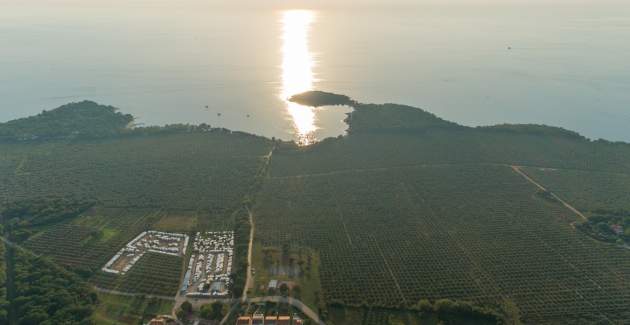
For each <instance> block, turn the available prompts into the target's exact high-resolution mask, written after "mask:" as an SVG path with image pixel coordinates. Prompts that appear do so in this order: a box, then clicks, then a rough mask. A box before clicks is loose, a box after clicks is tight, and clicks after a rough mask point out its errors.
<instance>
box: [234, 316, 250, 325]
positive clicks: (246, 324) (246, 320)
mask: <svg viewBox="0 0 630 325" xmlns="http://www.w3.org/2000/svg"><path fill="white" fill-rule="evenodd" d="M236 325H252V318H251V317H249V316H241V317H239V318H238V319H237V320H236Z"/></svg>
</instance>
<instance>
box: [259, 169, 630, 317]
mask: <svg viewBox="0 0 630 325" xmlns="http://www.w3.org/2000/svg"><path fill="white" fill-rule="evenodd" d="M370 184H378V186H377V187H375V186H371V185H370ZM535 194H536V188H535V187H533V185H531V184H530V183H529V182H527V181H526V180H525V179H523V178H522V177H521V176H520V175H518V174H516V173H514V172H513V171H512V170H511V169H510V168H509V167H507V166H488V165H479V166H474V165H462V166H435V167H429V166H427V167H410V168H393V169H384V170H378V171H357V172H353V171H348V172H345V173H339V174H334V175H322V176H312V177H284V178H275V179H274V178H271V179H269V180H268V181H267V183H266V184H265V188H264V191H263V193H262V194H261V196H260V197H259V200H258V201H257V202H258V206H257V208H256V215H257V216H258V217H257V218H256V229H257V235H256V238H257V240H260V241H261V242H262V244H263V245H265V246H276V247H281V246H282V245H283V244H288V245H291V246H308V247H311V248H313V249H316V250H319V252H320V256H321V270H320V272H321V279H322V286H323V289H324V294H325V297H326V301H327V302H328V303H342V304H346V305H354V306H361V305H364V306H374V307H390V308H391V307H411V306H412V305H414V304H416V303H417V302H418V301H419V300H420V299H423V298H427V299H432V300H434V299H440V298H450V299H456V300H467V301H472V302H475V303H478V304H489V305H501V304H503V303H506V302H508V303H509V302H514V303H515V304H516V305H517V306H518V307H519V308H520V311H521V313H522V317H523V320H525V321H526V322H528V323H539V324H540V323H547V322H548V323H553V322H558V321H560V320H563V321H567V320H569V319H571V320H573V321H575V322H598V321H604V322H606V321H621V320H624V319H629V318H630V314H628V310H627V304H628V303H629V302H630V282H629V281H628V280H627V279H628V278H629V277H630V251H628V250H623V249H617V248H611V247H608V246H602V245H598V244H597V243H596V242H594V241H593V240H591V239H590V238H587V237H586V236H583V235H582V234H581V233H578V232H576V231H575V230H574V229H573V228H571V226H570V223H571V222H572V221H575V220H576V218H575V216H574V215H573V214H572V213H571V212H570V211H569V210H567V209H565V208H564V207H563V206H561V205H559V204H553V203H550V202H548V201H545V200H542V199H540V198H538V197H537V196H536V195H535ZM603 270H605V271H603Z"/></svg>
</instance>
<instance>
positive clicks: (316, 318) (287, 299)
mask: <svg viewBox="0 0 630 325" xmlns="http://www.w3.org/2000/svg"><path fill="white" fill-rule="evenodd" d="M241 302H243V301H241ZM244 302H245V303H254V304H255V303H260V302H274V303H283V304H289V305H291V306H293V307H295V308H297V309H299V310H300V311H301V312H302V313H303V314H304V315H306V316H307V317H308V318H310V319H311V320H313V322H315V323H316V324H319V325H326V323H324V322H323V321H322V320H321V319H320V318H319V315H318V314H317V313H316V312H315V311H313V310H312V309H311V308H310V307H309V306H307V305H305V304H304V303H303V302H302V301H300V300H298V299H295V298H291V297H282V296H269V297H255V298H248V299H246V300H245V301H244ZM235 306H236V304H235ZM234 309H235V308H234V307H233V308H232V309H231V310H230V313H231V312H233V311H234ZM228 316H230V314H228V315H226V316H225V317H224V318H223V320H222V321H221V323H220V325H224V324H226V322H227V319H228Z"/></svg>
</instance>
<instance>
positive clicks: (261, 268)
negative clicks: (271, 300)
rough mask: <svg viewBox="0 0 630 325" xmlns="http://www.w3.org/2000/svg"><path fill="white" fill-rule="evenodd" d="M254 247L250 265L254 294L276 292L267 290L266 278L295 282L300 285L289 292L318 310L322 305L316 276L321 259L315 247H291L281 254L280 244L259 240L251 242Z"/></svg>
mask: <svg viewBox="0 0 630 325" xmlns="http://www.w3.org/2000/svg"><path fill="white" fill-rule="evenodd" d="M253 249H254V252H253V255H252V267H253V269H254V270H255V272H256V274H255V277H254V292H253V294H254V296H264V295H270V294H279V293H278V292H269V290H267V286H268V284H269V281H270V280H272V279H274V280H278V281H280V282H283V281H284V282H292V283H294V284H296V285H298V286H299V289H298V290H293V291H292V292H291V294H290V295H291V296H294V297H296V298H298V299H300V300H301V301H302V302H304V303H305V304H306V305H308V306H309V307H311V309H313V310H318V308H319V307H322V306H323V303H324V301H323V298H322V289H321V284H320V278H319V265H320V261H319V254H318V253H317V252H316V251H315V250H312V249H309V248H304V247H298V248H291V249H290V250H289V251H288V254H287V255H286V256H285V257H283V253H282V248H277V247H263V246H262V245H261V244H260V243H259V242H254V248H253ZM290 261H293V263H291V262H290ZM291 265H293V267H291Z"/></svg>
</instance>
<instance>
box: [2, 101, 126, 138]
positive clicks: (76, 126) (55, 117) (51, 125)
mask: <svg viewBox="0 0 630 325" xmlns="http://www.w3.org/2000/svg"><path fill="white" fill-rule="evenodd" d="M131 122H133V116H131V115H129V114H122V113H119V112H117V109H116V108H114V107H112V106H103V105H99V104H97V103H95V102H91V101H82V102H78V103H71V104H67V105H64V106H61V107H58V108H56V109H54V110H50V111H43V112H42V113H40V114H38V115H35V116H32V117H26V118H22V119H18V120H13V121H9V122H6V123H1V124H0V141H2V140H4V141H18V140H43V139H59V138H75V137H80V138H100V137H105V136H113V135H116V134H118V133H119V132H120V131H121V130H123V129H125V128H127V127H128V126H129V124H130V123H131Z"/></svg>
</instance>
